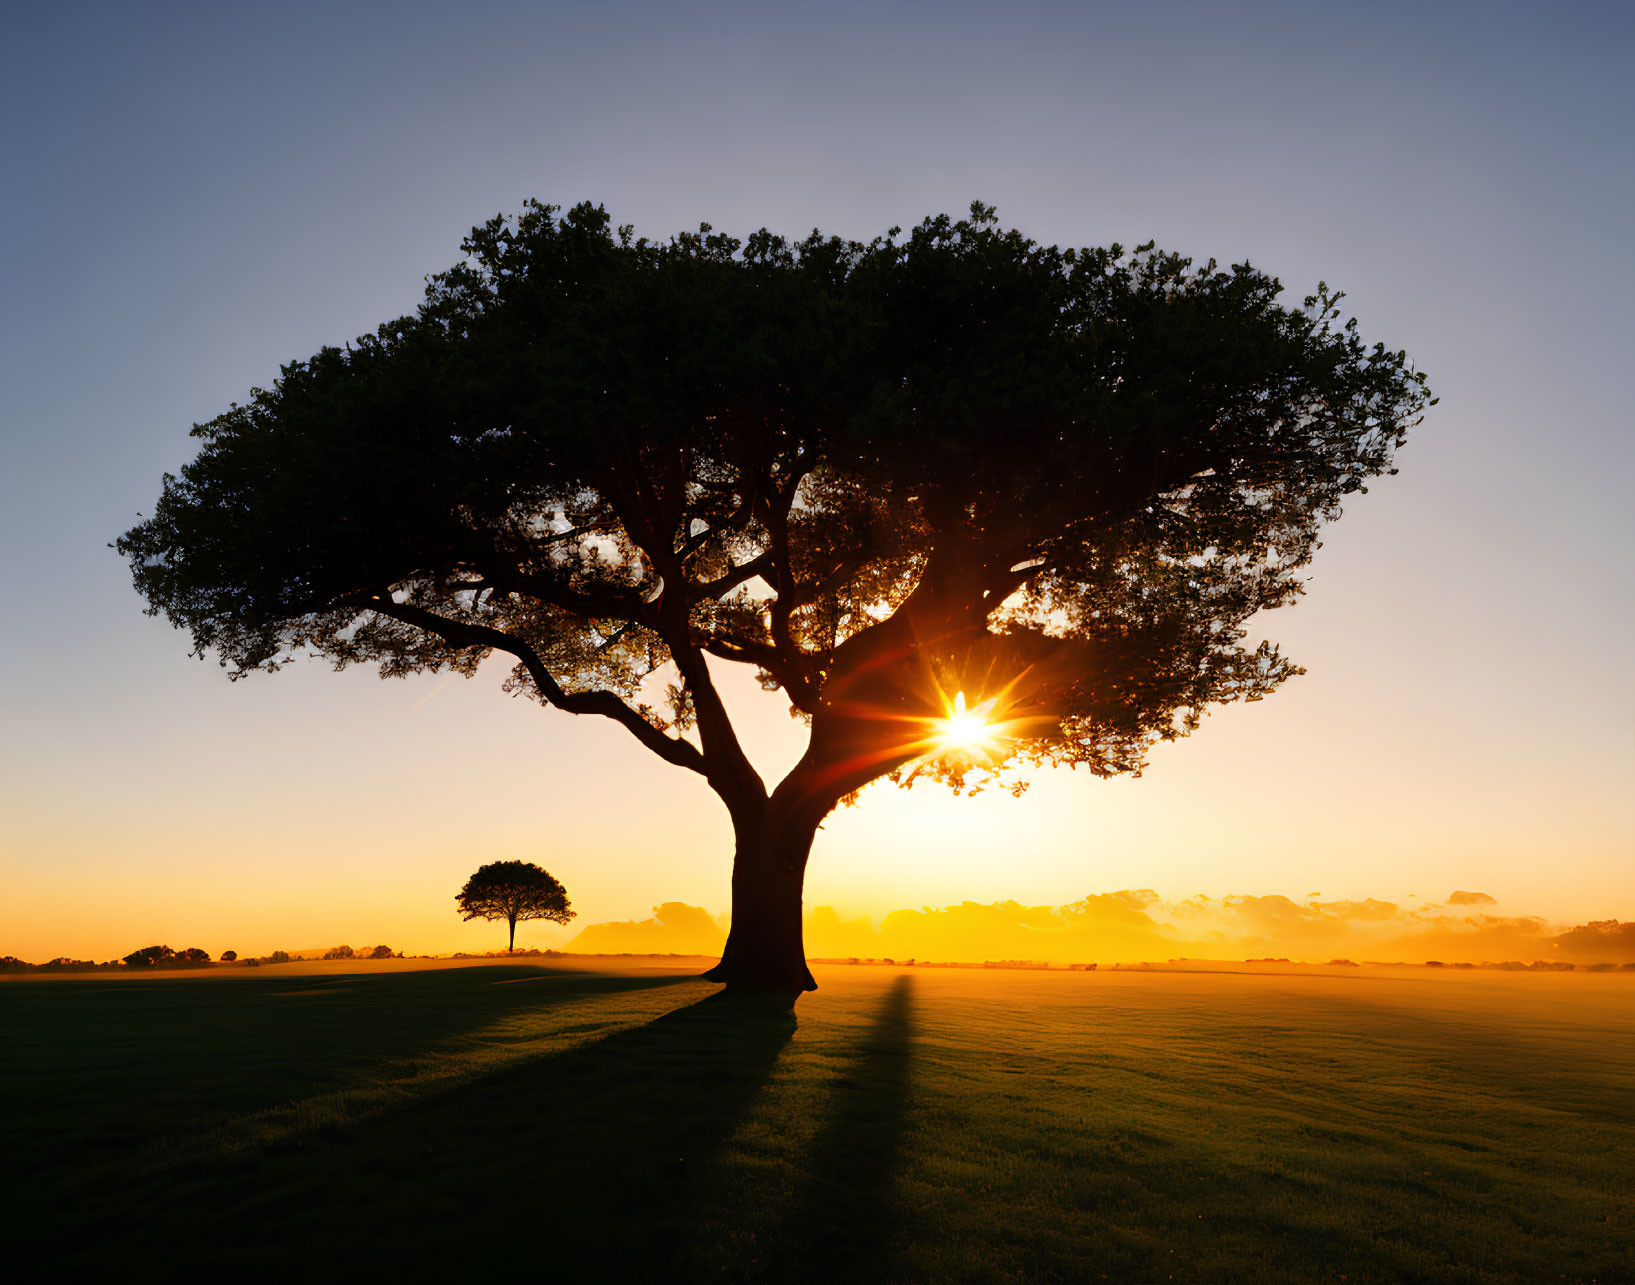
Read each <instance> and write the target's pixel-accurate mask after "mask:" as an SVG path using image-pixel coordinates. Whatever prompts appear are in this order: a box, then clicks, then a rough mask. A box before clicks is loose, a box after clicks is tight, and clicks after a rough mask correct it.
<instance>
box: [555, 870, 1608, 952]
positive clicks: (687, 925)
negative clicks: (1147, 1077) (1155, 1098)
mask: <svg viewBox="0 0 1635 1285" xmlns="http://www.w3.org/2000/svg"><path fill="white" fill-rule="evenodd" d="M729 922H730V920H729V918H728V917H727V916H726V915H712V914H711V913H710V912H709V911H708V910H707V909H705V908H704V907H702V906H693V905H688V904H686V903H685V902H679V901H667V902H664V903H663V904H662V905H659V906H655V907H654V910H653V916H652V918H650V919H645V920H630V921H625V922H613V923H598V924H590V925H588V926H586V927H585V928H583V929H582V930H581V931H580V932H579V933H578V934H576V935H575V936H574V937H573V938H572V939H571V940H570V941H569V942H568V943H567V945H566V949H567V950H570V951H580V952H585V953H592V954H595V953H606V954H626V953H629V954H647V953H655V954H663V953H669V952H673V953H676V954H698V955H708V954H712V953H714V952H716V951H719V950H720V948H721V944H722V942H724V941H725V940H726V930H727V927H728V924H729ZM805 934H806V950H807V953H808V954H809V955H811V956H812V957H814V958H845V957H850V956H857V957H865V956H866V957H890V958H893V959H920V960H939V961H943V960H946V961H960V962H981V961H983V960H998V959H1026V960H1037V961H1040V962H1045V963H1058V964H1067V963H1101V964H1108V963H1116V962H1129V961H1135V960H1152V959H1169V958H1175V957H1180V956H1186V957H1192V958H1202V959H1248V958H1265V957H1281V958H1287V959H1303V960H1308V961H1312V962H1319V963H1322V962H1327V961H1329V960H1333V959H1347V960H1351V961H1353V962H1359V963H1360V962H1362V961H1364V960H1380V961H1388V962H1394V961H1403V962H1408V963H1422V962H1425V961H1427V960H1440V961H1442V962H1445V963H1499V962H1504V961H1510V960H1518V961H1521V962H1524V963H1532V962H1534V961H1537V960H1545V961H1559V962H1564V963H1573V964H1596V963H1619V964H1621V963H1626V962H1630V961H1635V923H1619V922H1618V921H1617V920H1613V919H1607V920H1595V921H1591V922H1589V923H1585V924H1578V925H1560V924H1551V923H1549V922H1548V921H1546V920H1545V919H1544V918H1542V917H1540V916H1537V915H1514V914H1505V913H1503V912H1502V909H1501V907H1500V906H1499V905H1498V903H1497V902H1496V900H1495V899H1494V898H1493V897H1490V896H1488V895H1487V894H1486V893H1483V892H1475V891H1468V890H1463V889H1460V890H1455V891H1454V892H1452V893H1450V894H1449V895H1448V896H1447V897H1446V898H1445V899H1443V900H1442V901H1438V902H1418V901H1416V902H1415V903H1413V904H1408V905H1403V904H1399V903H1397V902H1391V901H1379V900H1375V899H1373V898H1369V899H1366V900H1362V901H1324V900H1322V899H1321V895H1320V894H1318V893H1312V894H1309V895H1308V896H1306V897H1305V898H1302V899H1301V900H1298V901H1297V900H1294V899H1292V898H1289V897H1286V896H1281V895H1271V896H1252V895H1247V894H1244V895H1235V896H1225V897H1205V896H1194V897H1187V898H1183V899H1180V900H1174V901H1171V900H1166V899H1164V898H1162V897H1160V896H1159V895H1158V893H1156V892H1154V891H1153V890H1152V889H1150V888H1141V889H1124V890H1122V891H1118V892H1107V893H1098V894H1095V895H1092V896H1088V897H1085V898H1083V899H1082V900H1080V901H1075V902H1072V903H1069V904H1067V905H1062V906H1025V905H1022V904H1020V903H1019V902H1015V901H1001V902H994V903H990V904H979V903H977V902H973V901H966V902H962V903H960V904H959V905H954V906H942V907H931V906H925V907H921V908H919V909H902V910H894V911H892V912H891V913H889V914H887V915H885V916H883V917H882V918H880V919H878V920H876V919H874V918H872V917H870V916H868V915H847V914H843V913H842V912H841V911H839V910H837V909H836V908H835V907H833V906H816V907H813V908H812V909H810V910H809V911H807V913H806V916H805Z"/></svg>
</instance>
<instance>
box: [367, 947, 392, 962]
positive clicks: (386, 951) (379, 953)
mask: <svg viewBox="0 0 1635 1285" xmlns="http://www.w3.org/2000/svg"><path fill="white" fill-rule="evenodd" d="M391 957H392V948H391V947H390V946H376V947H375V948H374V949H373V950H371V951H370V952H369V953H368V955H367V956H366V958H368V959H390V958H391Z"/></svg>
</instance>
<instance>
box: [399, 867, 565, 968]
mask: <svg viewBox="0 0 1635 1285" xmlns="http://www.w3.org/2000/svg"><path fill="white" fill-rule="evenodd" d="M454 905H455V908H456V909H458V910H459V912H460V914H461V915H462V916H463V917H464V918H465V919H467V920H471V919H503V920H505V921H506V923H508V924H510V926H511V936H510V938H509V940H507V942H506V944H505V949H506V950H508V951H512V950H515V949H516V948H517V922H518V921H519V920H524V919H549V920H550V921H551V922H552V923H554V924H565V923H567V922H568V921H569V920H570V919H572V918H573V917H574V912H573V911H572V910H570V909H569V908H568V893H567V890H566V889H565V888H563V886H562V885H561V884H560V883H558V882H557V881H556V879H555V878H554V877H553V876H552V875H551V873H550V872H549V871H547V870H541V869H540V868H539V867H538V866H536V865H534V864H533V862H531V861H491V862H489V863H488V864H487V865H486V866H478V867H477V872H476V873H475V874H473V875H472V876H471V878H469V879H467V880H466V882H465V887H463V888H461V889H460V891H459V892H457V893H455V894H454ZM388 953H390V952H388Z"/></svg>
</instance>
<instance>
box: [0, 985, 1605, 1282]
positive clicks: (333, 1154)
mask: <svg viewBox="0 0 1635 1285" xmlns="http://www.w3.org/2000/svg"><path fill="white" fill-rule="evenodd" d="M559 962H560V961H553V964H556V963H559ZM816 971H817V975H818V980H819V982H820V985H821V989H820V990H819V991H817V992H816V993H815V994H812V995H809V996H807V997H805V998H804V999H802V1000H801V1002H800V1004H799V1005H798V1007H797V1009H796V1012H795V1014H794V1015H793V1016H791V1015H789V1014H787V1013H782V1014H780V1013H777V1012H776V1011H769V1010H765V1009H761V1010H759V1011H757V1010H756V1009H755V1008H754V1006H749V1007H746V1006H744V1005H741V1004H736V1003H721V1002H719V1001H710V1000H709V999H708V998H707V997H709V996H711V995H712V994H713V992H714V991H715V988H714V987H712V986H710V985H708V984H706V983H703V982H700V981H697V980H695V979H694V978H693V977H692V976H691V975H690V974H689V973H679V972H676V971H675V970H664V969H648V970H638V969H627V970H624V971H623V972H599V973H590V972H573V971H571V970H570V969H569V968H567V967H552V968H543V967H537V966H525V965H520V964H518V965H505V964H501V965H483V966H475V967H464V968H447V969H440V970H430V971H408V970H406V969H404V968H403V966H402V965H395V966H394V967H391V968H386V967H380V968H375V969H366V968H363V967H360V966H357V965H341V964H336V965H325V966H321V967H316V968H309V969H307V970H305V971H286V970H285V969H283V968H268V969H262V970H259V971H252V970H235V971H234V972H233V973H232V974H231V975H230V976H210V977H202V978H188V977H174V976H173V977H164V978H153V979H129V978H97V977H94V976H90V977H86V976H80V977H73V976H69V977H60V978H52V979H48V980H25V981H13V982H8V983H5V984H0V1022H3V1027H0V1029H3V1030H4V1032H5V1052H4V1055H3V1066H0V1075H3V1084H0V1094H3V1097H0V1101H3V1102H4V1104H5V1106H4V1116H3V1121H0V1129H3V1132H0V1147H3V1148H4V1154H5V1156H6V1161H7V1162H6V1165H5V1177H4V1182H5V1184H6V1190H5V1192H4V1204H3V1205H0V1208H3V1209H4V1210H5V1213H6V1218H7V1221H8V1223H10V1231H9V1233H8V1235H7V1237H6V1250H5V1255H4V1262H5V1263H6V1265H7V1269H8V1271H7V1274H8V1276H10V1278H11V1279H15V1280H33V1279H37V1278H49V1277H51V1276H54V1275H60V1276H64V1277H68V1278H72V1279H82V1278H89V1277H92V1276H100V1277H107V1278H110V1279H119V1280H133V1279H134V1280H143V1279H150V1278H159V1277H175V1276H177V1275H178V1274H179V1273H186V1274H188V1275H196V1274H198V1273H201V1272H206V1273H211V1274H214V1275H217V1276H218V1277H219V1279H223V1280H259V1279H270V1278H273V1277H279V1278H296V1277H301V1278H308V1277H312V1276H314V1275H319V1274H330V1273H345V1274H347V1275H348V1276H352V1275H354V1274H358V1273H365V1272H366V1273H369V1274H370V1275H371V1276H372V1277H377V1278H378V1279H382V1280H394V1279H397V1280H409V1281H416V1280H425V1279H432V1278H435V1277H439V1276H442V1277H447V1278H449V1279H453V1280H471V1279H483V1278H488V1279H502V1278H503V1279H504V1280H507V1281H515V1280H518V1279H536V1278H537V1279H551V1280H583V1279H590V1280H600V1279H607V1280H651V1281H660V1280H694V1279H698V1280H703V1279H708V1280H727V1281H735V1280H736V1281H870V1280H886V1281H895V1280H903V1281H938V1280H948V1281H966V1280H970V1281H990V1280H991V1281H1002V1280H1063V1281H1079V1280H1100V1279H1106V1280H1112V1281H1131V1280H1169V1279H1175V1280H1203V1281H1237V1280H1298V1281H1306V1280H1336V1281H1338V1280H1346V1281H1373V1280H1427V1281H1435V1280H1448V1281H1463V1280H1494V1281H1505V1280H1516V1281H1541V1280H1550V1281H1554V1280H1567V1281H1631V1280H1635V978H1630V977H1628V976H1606V977H1602V976H1583V975H1581V974H1574V975H1568V976H1560V975H1546V976H1535V975H1523V976H1519V977H1518V976H1516V975H1513V974H1482V975H1471V974H1468V973H1467V974H1462V975H1459V976H1452V977H1449V976H1438V975H1421V976H1416V977H1394V976H1383V975H1374V974H1372V973H1367V972H1365V973H1364V974H1362V975H1347V976H1333V977H1331V976H1312V977H1306V976H1296V975H1275V976H1239V975H1230V974H1219V975H1217V974H1201V973H1192V974H1182V973H1157V972H1154V973H1134V972H1131V973H1122V972H1096V973H1060V972H1057V973H1039V972H1004V971H998V970H994V971H981V970H931V969H891V968H883V967H882V968H868V967H856V968H847V967H832V968H820V969H818V970H816ZM18 1268H20V1269H21V1273H22V1274H20V1275H11V1271H12V1270H14V1269H18Z"/></svg>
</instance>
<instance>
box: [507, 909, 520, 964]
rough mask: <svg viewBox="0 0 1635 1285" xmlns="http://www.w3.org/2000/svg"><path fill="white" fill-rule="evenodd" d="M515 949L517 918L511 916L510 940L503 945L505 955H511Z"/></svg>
mask: <svg viewBox="0 0 1635 1285" xmlns="http://www.w3.org/2000/svg"><path fill="white" fill-rule="evenodd" d="M516 948H517V917H516V916H515V915H512V916H511V940H510V941H508V942H506V943H505V953H506V954H507V955H509V954H512V953H514V952H515V951H516Z"/></svg>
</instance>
